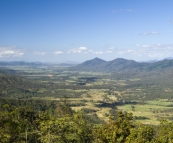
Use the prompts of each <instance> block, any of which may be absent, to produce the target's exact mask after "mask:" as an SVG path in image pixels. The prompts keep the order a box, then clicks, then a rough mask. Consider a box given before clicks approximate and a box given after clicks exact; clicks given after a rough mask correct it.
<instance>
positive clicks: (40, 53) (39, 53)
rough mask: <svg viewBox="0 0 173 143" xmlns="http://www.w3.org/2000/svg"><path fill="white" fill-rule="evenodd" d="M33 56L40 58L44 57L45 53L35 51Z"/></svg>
mask: <svg viewBox="0 0 173 143" xmlns="http://www.w3.org/2000/svg"><path fill="white" fill-rule="evenodd" d="M34 54H35V55H42V56H44V55H45V54H46V53H45V52H36V51H35V52H34Z"/></svg>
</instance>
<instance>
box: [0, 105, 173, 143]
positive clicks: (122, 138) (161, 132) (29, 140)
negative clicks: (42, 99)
mask: <svg viewBox="0 0 173 143" xmlns="http://www.w3.org/2000/svg"><path fill="white" fill-rule="evenodd" d="M65 105H66V103H65V102H64V103H61V104H60V105H59V106H58V107H60V106H63V107H65ZM65 109H66V110H64V108H59V109H58V111H59V112H57V114H59V113H60V112H61V114H59V115H56V116H55V115H51V114H49V112H48V111H42V112H39V111H35V110H34V109H33V108H31V107H18V108H13V107H10V106H9V105H8V104H5V105H4V106H3V107H1V110H0V131H1V132H0V142H1V143H172V142H173V130H172V128H173V122H168V121H166V120H163V121H161V123H160V125H158V126H152V125H143V124H136V123H135V122H134V120H133V116H132V114H131V113H127V112H121V111H120V112H118V113H117V118H116V120H114V119H113V117H112V116H109V122H108V123H107V124H100V125H98V124H97V125H96V124H91V123H89V122H88V121H87V120H86V118H85V115H84V114H83V112H81V111H78V112H75V113H72V112H71V110H70V108H69V107H68V106H66V108H65ZM63 111H64V112H63Z"/></svg>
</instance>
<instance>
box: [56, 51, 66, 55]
mask: <svg viewBox="0 0 173 143" xmlns="http://www.w3.org/2000/svg"><path fill="white" fill-rule="evenodd" d="M63 53H64V52H62V51H56V52H54V54H55V55H59V54H63Z"/></svg>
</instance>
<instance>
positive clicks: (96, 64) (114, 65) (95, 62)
mask: <svg viewBox="0 0 173 143" xmlns="http://www.w3.org/2000/svg"><path fill="white" fill-rule="evenodd" d="M70 69H71V70H82V71H95V72H99V71H100V72H128V71H137V72H140V71H155V70H165V69H173V60H172V59H165V60H162V61H157V62H152V63H151V62H142V63H141V62H136V61H134V60H127V59H123V58H117V59H114V60H112V61H105V60H102V59H100V58H94V59H92V60H88V61H85V62H83V63H81V64H79V65H77V66H74V67H70Z"/></svg>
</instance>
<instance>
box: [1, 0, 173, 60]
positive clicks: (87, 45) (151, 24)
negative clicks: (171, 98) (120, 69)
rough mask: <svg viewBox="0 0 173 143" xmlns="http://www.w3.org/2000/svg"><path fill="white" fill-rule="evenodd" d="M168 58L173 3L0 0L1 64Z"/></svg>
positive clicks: (172, 47)
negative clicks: (95, 59) (6, 62)
mask: <svg viewBox="0 0 173 143" xmlns="http://www.w3.org/2000/svg"><path fill="white" fill-rule="evenodd" d="M95 57H98V58H101V59H103V60H106V61H110V60H114V59H116V58H125V59H130V60H135V61H149V60H162V59H165V58H170V57H173V1H172V0H0V61H28V62H34V61H39V62H53V63H60V62H84V61H86V60H90V59H93V58H95Z"/></svg>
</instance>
